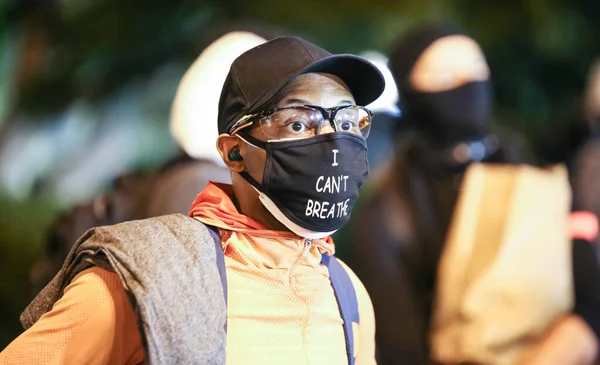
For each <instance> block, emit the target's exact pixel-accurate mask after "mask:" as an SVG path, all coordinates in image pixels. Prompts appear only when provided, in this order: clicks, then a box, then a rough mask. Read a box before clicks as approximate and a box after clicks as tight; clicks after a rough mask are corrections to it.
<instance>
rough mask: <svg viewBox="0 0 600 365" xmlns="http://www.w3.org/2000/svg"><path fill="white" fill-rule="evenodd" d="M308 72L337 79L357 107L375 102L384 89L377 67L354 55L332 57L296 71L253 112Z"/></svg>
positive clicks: (254, 110) (261, 101) (254, 109)
mask: <svg viewBox="0 0 600 365" xmlns="http://www.w3.org/2000/svg"><path fill="white" fill-rule="evenodd" d="M310 72H322V73H328V74H332V75H335V76H337V77H339V78H340V79H341V80H342V81H344V83H345V84H346V85H347V86H348V88H349V89H350V93H352V96H353V97H354V101H355V102H356V104H357V105H361V106H366V105H368V104H370V103H372V102H373V101H375V100H377V98H379V96H380V95H381V94H382V93H383V90H384V89H385V79H384V78H383V75H382V74H381V71H379V69H378V68H377V66H375V65H373V64H372V63H371V62H369V61H368V60H366V59H364V58H362V57H359V56H354V55H347V54H341V55H332V56H329V57H326V58H323V59H321V60H319V61H316V62H314V63H312V64H310V65H308V66H306V67H305V68H304V69H302V70H300V71H298V72H297V73H296V74H295V75H292V76H290V77H288V78H287V79H285V80H282V82H281V83H280V84H279V85H278V86H277V87H275V88H273V89H271V90H270V92H269V93H267V94H266V95H263V97H262V98H261V99H260V100H258V101H257V102H256V103H255V104H254V107H253V108H252V109H253V112H256V111H258V110H257V109H261V108H262V107H263V106H264V105H265V103H267V102H269V101H270V100H271V99H272V98H273V96H275V95H276V94H277V93H278V92H279V91H280V90H282V89H283V88H284V87H285V86H286V85H287V84H289V83H290V82H291V81H292V80H293V79H295V78H296V77H298V76H300V75H303V74H307V73H310Z"/></svg>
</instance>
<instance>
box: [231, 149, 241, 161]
mask: <svg viewBox="0 0 600 365" xmlns="http://www.w3.org/2000/svg"><path fill="white" fill-rule="evenodd" d="M229 159H230V160H231V161H241V160H243V158H242V155H240V150H233V151H231V152H229Z"/></svg>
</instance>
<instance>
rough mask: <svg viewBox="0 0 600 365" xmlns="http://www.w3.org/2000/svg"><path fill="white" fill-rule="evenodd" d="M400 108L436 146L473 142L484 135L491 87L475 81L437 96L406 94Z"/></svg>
mask: <svg viewBox="0 0 600 365" xmlns="http://www.w3.org/2000/svg"><path fill="white" fill-rule="evenodd" d="M403 104H404V107H405V112H406V115H407V117H408V118H409V119H410V121H411V123H414V126H415V127H416V128H417V129H418V130H420V131H421V132H423V134H424V135H426V136H427V137H428V139H430V140H431V142H433V143H434V144H436V145H438V146H439V145H448V144H454V143H458V142H461V141H465V140H477V139H481V138H484V137H485V135H486V134H487V126H486V124H487V119H488V117H489V115H490V109H491V85H490V82H489V81H478V82H471V83H468V84H465V85H463V86H461V87H458V88H456V89H452V90H448V91H443V92H438V93H423V92H414V91H413V92H408V93H406V95H405V96H404V101H403Z"/></svg>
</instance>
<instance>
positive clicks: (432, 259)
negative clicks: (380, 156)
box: [342, 24, 598, 365]
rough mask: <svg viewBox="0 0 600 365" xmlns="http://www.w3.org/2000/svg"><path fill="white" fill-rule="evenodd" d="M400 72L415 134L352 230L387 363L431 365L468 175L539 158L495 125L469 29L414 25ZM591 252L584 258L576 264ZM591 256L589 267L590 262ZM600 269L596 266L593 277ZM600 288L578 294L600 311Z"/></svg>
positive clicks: (400, 147)
mask: <svg viewBox="0 0 600 365" xmlns="http://www.w3.org/2000/svg"><path fill="white" fill-rule="evenodd" d="M390 69H391V70H392V73H393V75H394V77H395V80H396V83H397V85H398V88H399V92H400V101H401V102H400V109H401V111H402V124H404V125H410V131H411V132H407V129H399V130H401V131H402V132H403V133H406V134H407V135H406V136H404V137H403V138H399V139H398V141H400V143H398V144H397V147H396V155H395V159H394V161H393V162H392V163H391V164H390V166H389V169H388V171H386V173H385V174H382V175H381V176H380V177H379V178H378V179H377V180H372V181H370V182H369V184H368V187H366V190H367V192H366V194H363V195H362V196H361V199H360V200H359V202H358V204H357V209H356V212H355V214H354V215H353V218H352V221H351V223H350V224H348V225H347V226H346V228H345V230H344V232H342V234H343V236H344V237H345V242H344V243H345V244H347V246H348V247H347V250H348V254H347V257H346V261H347V262H348V263H349V265H350V266H351V267H352V268H353V269H354V270H355V271H356V273H357V275H358V276H359V277H360V278H361V280H362V281H363V282H364V284H365V286H366V288H367V290H368V291H369V294H370V295H371V298H372V300H373V305H374V309H375V315H376V319H377V332H376V336H377V346H378V354H379V355H378V363H379V364H384V365H385V364H396V363H402V364H407V365H410V364H415V365H417V364H418V365H421V364H428V363H429V361H430V353H429V343H428V341H429V339H428V336H429V329H430V324H431V319H432V306H433V303H434V299H435V298H434V294H435V290H436V280H437V278H436V275H437V272H438V270H437V268H438V262H439V259H440V256H441V254H442V250H443V247H444V244H445V239H446V235H447V231H448V228H449V225H450V222H451V219H452V215H453V211H454V206H455V204H456V199H457V197H458V193H459V188H460V185H461V180H462V177H463V174H464V172H465V171H466V169H467V168H468V166H469V165H470V164H471V163H473V162H484V163H503V164H519V163H525V162H528V161H529V158H530V157H529V154H528V153H527V151H526V150H525V149H524V148H523V145H522V143H521V142H520V141H519V140H518V139H515V138H514V137H512V136H511V135H509V134H507V133H506V132H504V131H499V129H498V128H497V127H496V126H494V124H493V123H491V115H490V114H491V105H492V87H491V80H490V70H489V67H488V65H487V62H486V60H485V57H484V55H483V53H482V51H481V49H480V47H479V45H478V44H477V43H476V42H475V41H474V40H473V39H471V38H469V37H468V36H466V35H465V34H464V33H463V32H462V31H460V30H459V29H456V28H453V27H448V26H444V25H437V24H427V25H422V26H418V27H415V28H413V29H411V30H410V31H408V32H407V33H406V34H405V35H404V36H403V37H401V39H400V40H399V41H398V43H396V45H395V46H394V49H393V50H392V52H391V54H390ZM578 247H579V246H578ZM586 250H587V248H586V247H583V252H586ZM583 255H584V256H585V253H583ZM581 258H582V257H581V254H578V258H577V259H574V261H575V262H576V266H577V264H578V260H580V259H581ZM583 261H584V264H582V265H580V266H579V267H581V266H583V267H586V268H589V265H590V263H589V262H587V261H586V259H585V257H584V260H583ZM583 270H584V271H585V270H586V269H583ZM576 271H577V270H576ZM597 273H598V268H597V266H593V265H592V267H591V269H590V270H588V271H587V272H586V273H585V274H584V277H585V275H587V278H589V277H590V276H591V277H592V278H595V275H597ZM579 274H580V273H579ZM577 275H578V273H577V272H576V276H577ZM579 276H581V275H579ZM577 281H579V284H576V291H577V292H578V293H581V291H582V290H581V286H582V285H583V286H585V285H586V284H582V283H581V277H576V282H577ZM587 285H588V287H589V285H590V284H587ZM591 285H593V284H591ZM596 292H597V291H594V290H591V295H589V296H588V297H587V298H586V297H585V296H579V297H577V298H576V300H579V302H580V303H581V302H584V301H586V299H589V298H590V297H591V298H593V299H589V301H591V303H592V304H591V306H592V308H593V307H594V305H597V304H598V302H597V300H598V297H597V293H596ZM588 294H589V291H588ZM594 295H596V296H595V297H594ZM588 317H589V316H588ZM586 319H587V318H586ZM582 323H583V322H582V321H579V322H577V325H575V326H574V327H577V330H579V329H581V328H583V329H582V331H580V333H581V332H583V333H584V334H583V338H588V339H589V336H590V335H589V334H590V333H591V331H590V330H589V328H588V325H590V324H589V323H587V324H585V323H584V324H582ZM594 325H595V326H596V325H597V323H594ZM578 326H579V327H578ZM594 329H595V330H597V329H598V328H597V327H596V328H594ZM577 330H576V331H577ZM586 336H587V337H586ZM591 336H592V338H593V339H590V340H589V341H588V342H591V343H592V344H594V343H595V342H596V338H595V336H593V335H591ZM573 338H575V337H573ZM577 338H581V337H577ZM566 344H567V345H569V343H568V342H567V343H566ZM563 345H564V344H563ZM591 348H592V350H591V352H592V356H593V353H594V351H596V350H595V349H594V348H595V347H594V345H593V346H591ZM579 349H581V348H578V350H579ZM562 350H564V348H562ZM581 350H582V351H583V352H584V357H585V356H587V355H589V353H587V352H585V351H587V348H585V349H581ZM573 352H574V353H576V352H577V351H573ZM400 359H402V360H400Z"/></svg>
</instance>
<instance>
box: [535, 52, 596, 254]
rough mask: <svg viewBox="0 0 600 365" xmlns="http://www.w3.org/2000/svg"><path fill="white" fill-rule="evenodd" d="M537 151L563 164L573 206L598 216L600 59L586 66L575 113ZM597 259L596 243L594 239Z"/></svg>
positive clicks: (543, 158) (544, 160)
mask: <svg viewBox="0 0 600 365" xmlns="http://www.w3.org/2000/svg"><path fill="white" fill-rule="evenodd" d="M543 137H545V138H543V139H542V142H541V146H540V147H539V154H540V156H541V159H542V161H543V162H544V163H548V164H550V163H565V164H567V166H568V168H569V174H570V179H571V184H572V187H573V209H574V210H581V211H586V212H590V213H593V214H594V215H595V216H596V218H597V217H600V188H599V186H600V185H599V181H600V165H599V164H598V159H599V157H600V61H596V62H595V63H594V64H593V65H592V67H591V68H590V72H589V75H588V80H587V85H586V89H585V91H584V94H583V103H582V107H581V108H579V109H578V110H577V113H576V116H575V117H573V118H570V119H569V120H568V122H567V123H561V124H560V125H559V126H558V127H556V128H549V129H548V132H547V135H546V136H543ZM594 244H595V247H596V253H597V257H598V259H599V260H600V244H599V242H598V240H595V241H594Z"/></svg>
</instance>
